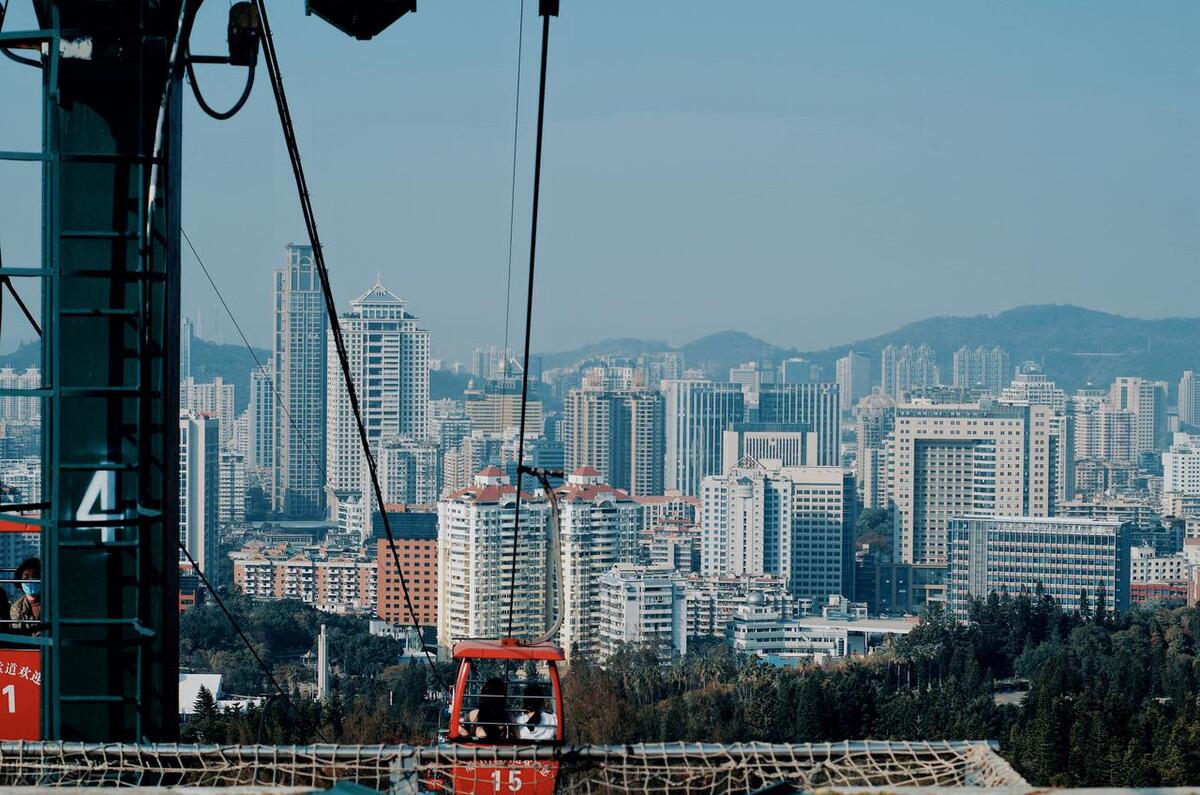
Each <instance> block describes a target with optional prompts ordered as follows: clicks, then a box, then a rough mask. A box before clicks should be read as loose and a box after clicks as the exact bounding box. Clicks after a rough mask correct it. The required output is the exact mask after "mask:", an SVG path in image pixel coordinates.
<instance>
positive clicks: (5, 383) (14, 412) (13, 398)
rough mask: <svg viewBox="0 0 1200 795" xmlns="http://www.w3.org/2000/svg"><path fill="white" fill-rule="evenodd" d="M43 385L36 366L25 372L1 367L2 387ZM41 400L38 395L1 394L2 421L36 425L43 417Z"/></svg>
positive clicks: (0, 381)
mask: <svg viewBox="0 0 1200 795" xmlns="http://www.w3.org/2000/svg"><path fill="white" fill-rule="evenodd" d="M41 385H42V375H41V372H40V371H39V370H38V368H36V367H30V368H29V369H27V370H24V371H23V372H17V371H16V370H14V369H13V368H11V367H4V368H0V389H3V390H7V389H37V388H38V387H40V386H41ZM41 402H42V401H41V398H37V397H24V396H20V395H0V422H6V423H7V422H12V423H18V424H22V425H24V424H33V425H36V424H37V423H39V422H40V421H41V417H42V408H41Z"/></svg>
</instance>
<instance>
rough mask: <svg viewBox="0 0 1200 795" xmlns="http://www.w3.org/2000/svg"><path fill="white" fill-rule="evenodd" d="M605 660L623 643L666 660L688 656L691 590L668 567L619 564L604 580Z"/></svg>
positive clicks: (602, 634) (602, 644) (601, 610)
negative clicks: (653, 653) (650, 651)
mask: <svg viewBox="0 0 1200 795" xmlns="http://www.w3.org/2000/svg"><path fill="white" fill-rule="evenodd" d="M596 608H597V609H598V610H599V613H600V625H599V634H600V655H599V659H600V661H601V662H603V661H604V660H607V659H608V658H609V657H612V656H613V655H614V654H616V653H617V652H618V651H620V650H621V648H622V647H624V646H636V647H641V648H649V649H652V650H653V651H654V652H655V653H656V654H657V655H658V657H659V660H660V661H661V662H662V663H663V664H669V663H670V662H671V661H672V660H673V659H674V658H676V657H681V656H683V655H684V654H687V592H686V589H685V587H684V578H683V576H682V575H680V574H679V572H677V571H675V570H674V569H670V568H665V567H663V568H657V567H653V566H636V565H634V564H632V563H619V564H617V565H616V566H613V567H612V569H610V570H609V572H608V573H607V574H605V575H604V576H603V577H601V578H600V592H599V599H598V601H597V604H596Z"/></svg>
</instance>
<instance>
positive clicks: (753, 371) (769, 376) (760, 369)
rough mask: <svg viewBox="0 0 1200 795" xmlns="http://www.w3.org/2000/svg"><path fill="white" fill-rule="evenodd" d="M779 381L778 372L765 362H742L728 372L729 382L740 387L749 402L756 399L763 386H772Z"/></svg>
mask: <svg viewBox="0 0 1200 795" xmlns="http://www.w3.org/2000/svg"><path fill="white" fill-rule="evenodd" d="M780 380H781V378H780V375H779V370H778V369H777V368H776V367H775V366H774V365H772V364H770V363H767V362H763V363H759V362H744V363H743V364H741V365H739V366H738V367H734V368H731V369H730V371H729V382H730V383H731V384H738V385H740V386H741V387H742V391H743V392H745V393H746V399H747V400H748V401H750V402H754V401H755V400H756V399H757V395H758V391H759V389H761V388H762V386H763V385H764V384H774V383H777V382H778V381H780Z"/></svg>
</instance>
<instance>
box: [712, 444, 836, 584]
mask: <svg viewBox="0 0 1200 795" xmlns="http://www.w3.org/2000/svg"><path fill="white" fill-rule="evenodd" d="M700 488H701V499H700V532H701V539H702V541H701V551H700V570H701V571H702V572H703V573H704V574H706V575H710V576H714V577H717V576H722V575H734V576H738V577H746V576H758V575H763V574H769V575H773V576H776V577H780V578H782V579H783V580H784V582H785V583H786V584H787V587H788V589H789V591H790V592H791V594H792V595H793V596H795V597H797V598H809V599H814V600H824V599H826V598H827V597H829V596H830V595H846V596H849V595H850V591H849V588H850V585H851V573H852V571H853V569H852V560H853V557H852V555H853V539H852V538H850V534H851V533H852V532H853V529H852V528H853V524H854V518H855V510H856V509H855V506H856V504H857V503H856V500H855V495H854V482H853V479H852V478H851V476H850V474H849V473H848V472H845V471H844V470H843V469H842V468H841V467H782V466H780V465H779V462H778V461H768V462H766V463H763V462H760V461H754V460H752V459H746V460H744V461H742V462H740V463H739V464H738V465H737V466H735V467H734V468H733V469H731V470H729V471H728V472H726V473H725V474H723V475H715V476H712V477H707V478H705V479H704V482H703V483H702V484H701V487H700Z"/></svg>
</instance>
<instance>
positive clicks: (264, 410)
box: [246, 362, 277, 471]
mask: <svg viewBox="0 0 1200 795" xmlns="http://www.w3.org/2000/svg"><path fill="white" fill-rule="evenodd" d="M273 372H274V371H273V368H272V366H271V362H267V363H265V364H264V365H263V367H262V369H261V370H260V369H257V368H255V369H254V370H251V371H250V407H249V409H248V411H249V423H248V428H247V431H248V433H249V436H250V438H249V440H248V445H247V454H246V466H247V468H248V469H252V470H260V471H264V470H265V471H269V470H271V469H273V468H274V467H275V411H276V408H277V398H276V397H275V391H274V376H273Z"/></svg>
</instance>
